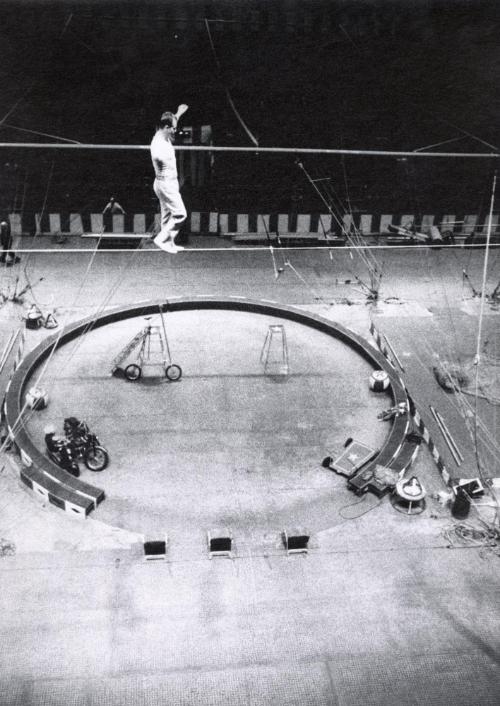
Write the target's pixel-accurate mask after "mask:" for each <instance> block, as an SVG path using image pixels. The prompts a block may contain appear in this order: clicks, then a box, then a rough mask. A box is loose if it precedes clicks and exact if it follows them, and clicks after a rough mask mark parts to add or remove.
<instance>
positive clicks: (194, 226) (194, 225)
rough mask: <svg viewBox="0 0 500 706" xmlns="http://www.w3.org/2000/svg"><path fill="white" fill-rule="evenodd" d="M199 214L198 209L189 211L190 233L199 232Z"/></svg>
mask: <svg viewBox="0 0 500 706" xmlns="http://www.w3.org/2000/svg"><path fill="white" fill-rule="evenodd" d="M200 220H201V219H200V214H199V212H198V211H193V212H192V213H191V232H192V233H199V232H200Z"/></svg>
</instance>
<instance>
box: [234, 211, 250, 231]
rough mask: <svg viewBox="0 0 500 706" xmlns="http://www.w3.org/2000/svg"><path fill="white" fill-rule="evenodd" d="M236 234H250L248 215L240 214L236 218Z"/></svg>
mask: <svg viewBox="0 0 500 706" xmlns="http://www.w3.org/2000/svg"><path fill="white" fill-rule="evenodd" d="M236 232H237V233H248V213H238V215H237V216H236Z"/></svg>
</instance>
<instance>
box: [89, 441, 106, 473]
mask: <svg viewBox="0 0 500 706" xmlns="http://www.w3.org/2000/svg"><path fill="white" fill-rule="evenodd" d="M84 461H85V465H86V466H87V468H88V469H89V470H90V471H103V470H104V469H105V468H106V466H107V465H108V463H109V455H108V452H107V451H106V449H105V448H103V447H102V446H91V447H90V448H89V449H87V451H86V452H85V458H84Z"/></svg>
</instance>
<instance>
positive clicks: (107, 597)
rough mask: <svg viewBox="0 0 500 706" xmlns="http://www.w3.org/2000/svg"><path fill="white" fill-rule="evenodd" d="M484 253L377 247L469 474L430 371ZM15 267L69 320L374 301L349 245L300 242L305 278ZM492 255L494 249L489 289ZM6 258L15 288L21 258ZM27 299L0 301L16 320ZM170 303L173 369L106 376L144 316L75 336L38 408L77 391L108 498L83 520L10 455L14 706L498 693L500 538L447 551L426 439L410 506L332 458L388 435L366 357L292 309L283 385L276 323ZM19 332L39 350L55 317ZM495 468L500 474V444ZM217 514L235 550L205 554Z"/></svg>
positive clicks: (4, 567)
mask: <svg viewBox="0 0 500 706" xmlns="http://www.w3.org/2000/svg"><path fill="white" fill-rule="evenodd" d="M80 242H81V241H78V243H75V242H68V245H67V246H66V247H71V248H73V247H78V246H79V244H80ZM215 242H216V241H215V240H212V239H200V240H198V241H196V240H195V241H194V242H193V247H195V246H197V245H200V244H207V243H215ZM42 244H44V245H47V246H49V247H51V244H50V242H49V241H48V239H47V240H46V241H42ZM217 244H219V242H217ZM482 255H483V253H482V252H481V251H478V252H476V251H471V250H453V251H450V250H440V251H427V250H426V251H416V250H407V251H394V250H392V251H390V250H387V251H380V253H377V257H379V259H380V260H384V272H385V275H384V280H383V289H382V301H381V302H380V303H379V305H378V306H377V308H376V310H375V312H374V320H375V321H376V323H377V326H378V327H379V328H380V329H381V330H382V331H383V332H385V333H386V334H387V336H388V337H389V339H390V341H391V343H392V344H393V346H394V347H395V348H396V350H397V352H398V355H399V357H400V359H401V361H402V362H403V365H404V366H405V369H406V374H405V382H406V383H407V385H408V387H409V389H410V391H411V392H412V394H413V395H414V397H415V398H416V400H417V403H418V404H419V407H420V408H421V411H422V413H423V414H424V415H426V421H427V415H428V405H429V404H434V405H435V406H436V407H437V408H438V409H439V410H440V411H441V412H442V413H443V414H444V416H445V418H446V419H447V421H448V423H449V426H450V428H452V430H453V433H454V434H456V439H457V441H458V443H459V445H460V447H461V450H462V451H463V453H464V455H465V456H466V463H465V464H464V466H462V467H461V468H457V467H456V466H455V467H454V466H453V465H452V464H453V461H452V459H449V458H446V462H447V464H448V465H449V467H450V471H452V472H453V474H454V475H461V476H462V477H466V476H467V475H477V472H476V471H475V468H474V465H473V460H474V459H473V453H472V444H471V442H470V441H469V440H468V435H467V432H466V431H464V429H463V427H465V425H464V424H463V421H462V419H461V416H460V414H459V413H458V410H457V405H456V401H455V399H454V396H451V397H450V396H449V395H446V394H445V393H444V392H443V391H442V390H441V389H440V388H439V387H438V386H437V384H436V383H435V380H434V377H433V375H432V365H433V364H434V363H435V360H436V358H435V356H436V354H438V355H439V356H440V357H441V358H443V359H447V360H453V361H455V360H461V361H462V362H463V361H464V360H466V359H467V358H470V357H472V356H473V355H474V352H475V336H476V333H477V321H478V316H477V314H478V311H477V299H474V298H472V296H471V291H470V289H468V287H467V285H466V283H465V284H464V282H463V281H462V269H463V268H464V267H466V268H467V271H468V273H469V276H470V277H471V279H473V281H474V282H475V286H476V288H478V289H479V288H480V281H481V267H482ZM23 259H24V262H23V265H24V266H26V260H28V262H27V270H26V271H27V274H28V277H29V280H30V282H31V283H35V282H36V281H37V280H38V279H39V278H40V277H43V278H44V279H43V281H41V282H39V283H38V284H37V286H36V287H35V288H34V290H33V293H34V296H35V299H36V301H37V303H38V304H39V305H40V306H41V307H42V309H48V308H50V307H57V310H56V317H57V318H58V319H59V321H60V322H61V323H64V321H65V320H73V319H77V318H81V317H83V316H84V315H87V314H88V313H91V312H92V311H96V310H98V309H100V308H102V307H104V306H111V305H116V304H121V303H131V302H135V301H138V300H142V299H150V298H158V297H160V296H165V297H167V298H168V297H169V296H174V295H184V296H187V295H195V294H222V295H228V294H233V295H234V294H236V295H242V296H248V297H251V298H267V299H272V300H275V301H280V302H283V303H285V304H288V305H295V306H298V307H304V308H305V309H307V310H310V311H313V312H315V313H320V314H321V315H323V316H326V317H329V318H332V319H334V320H337V321H339V322H340V323H343V324H344V325H347V326H349V327H350V328H352V329H353V330H354V331H356V332H358V333H360V334H361V335H364V336H365V337H367V338H368V337H369V331H368V327H369V307H368V306H367V305H366V302H365V299H364V296H363V294H362V292H360V291H359V287H358V286H357V285H354V284H352V283H351V284H345V283H344V282H345V280H346V279H351V282H352V279H353V272H354V273H355V274H358V275H359V276H360V277H361V276H363V271H362V269H361V267H360V265H359V263H358V262H356V260H352V259H351V258H350V257H349V255H348V254H347V253H346V252H343V251H334V252H333V260H332V259H330V257H329V255H328V253H326V252H324V251H323V252H315V251H313V252H311V251H292V252H291V253H290V263H291V264H292V265H293V267H294V268H295V270H293V269H292V268H288V267H285V271H284V273H283V274H282V275H281V276H280V277H279V279H277V280H276V279H275V278H274V275H273V268H272V261H271V258H270V255H269V253H268V252H262V251H256V252H247V251H244V252H241V253H239V252H238V253H235V252H233V251H228V252H222V253H221V252H217V253H205V252H199V253H184V254H180V255H177V256H175V257H171V256H168V255H164V254H162V253H159V252H157V251H149V250H138V251H136V252H133V253H99V254H98V255H97V256H96V258H95V259H94V261H93V262H92V265H91V268H90V270H89V271H88V272H87V267H88V265H89V262H90V254H88V253H85V254H84V253H82V254H79V253H54V252H52V253H36V254H35V253H33V254H31V255H30V256H29V258H27V257H26V256H24V258H23ZM497 263H498V255H497V252H496V251H493V257H492V260H491V269H490V273H491V274H490V278H489V280H488V287H487V289H488V291H491V290H492V289H493V287H494V286H495V285H496V283H497V282H496V280H495V278H496V277H497V276H498V267H497ZM2 274H3V277H4V278H3V284H4V286H8V285H9V280H10V284H11V286H12V285H13V283H14V282H15V277H16V276H17V273H16V272H15V271H14V272H13V271H12V269H11V270H3V271H2ZM21 280H22V278H21ZM21 280H20V281H21ZM27 301H28V302H29V301H31V299H30V298H29V297H27ZM22 311H23V310H22V308H21V307H20V306H19V305H16V304H12V303H6V304H4V306H3V307H2V308H1V309H0V331H1V332H2V334H6V333H8V331H9V330H11V329H12V328H13V327H15V326H18V325H19V323H20V316H21V314H22ZM174 316H175V315H172V317H171V318H170V319H169V326H171V329H170V328H169V331H170V330H171V331H172V342H173V343H175V346H174V345H173V350H174V351H175V355H176V356H177V355H178V356H180V360H182V362H181V365H182V366H183V368H184V371H185V375H184V377H183V379H182V380H181V382H179V383H164V382H163V381H162V383H161V384H154V383H153V382H150V383H149V384H148V383H143V384H142V385H141V387H140V388H138V387H137V386H134V384H131V383H126V382H125V381H122V380H117V379H115V378H110V377H109V376H108V375H107V373H108V369H107V366H108V362H109V358H110V356H112V354H114V352H115V349H116V346H117V345H118V349H119V347H120V345H121V343H122V342H123V341H126V340H127V338H129V337H130V335H129V334H130V329H131V327H132V328H134V330H135V327H136V323H139V322H135V323H134V322H129V324H128V325H123V324H120V325H116V326H115V327H114V330H108V331H106V332H104V330H101V331H100V332H97V331H96V332H94V333H92V334H90V335H89V337H87V338H86V339H85V340H84V341H83V342H82V343H80V344H78V345H77V346H76V347H75V348H74V349H73V350H70V349H71V346H72V344H70V345H69V346H67V349H68V350H67V351H66V350H64V349H63V350H61V351H60V353H59V354H58V356H59V359H54V362H53V366H52V367H51V369H50V370H48V371H47V376H48V377H47V381H48V382H50V385H48V386H49V387H50V394H51V402H50V404H49V406H48V408H47V409H46V410H44V412H43V413H40V414H39V415H33V417H32V418H31V420H30V422H29V423H30V428H31V429H32V433H33V437H34V438H41V437H40V434H41V428H42V426H43V424H44V423H45V421H46V420H54V421H57V419H58V418H60V417H61V416H62V415H63V414H66V413H67V412H69V413H76V410H75V406H78V409H80V410H82V412H83V414H82V416H88V417H89V418H91V420H92V426H95V427H96V428H95V430H96V431H97V433H98V434H99V436H100V437H101V439H102V440H103V441H104V442H105V443H106V445H107V446H108V447H109V449H110V451H111V459H112V460H111V465H110V467H109V469H107V470H105V471H104V472H103V473H102V474H100V475H99V476H97V480H98V481H99V484H100V485H101V486H102V487H104V488H105V490H106V492H107V494H108V497H107V499H106V500H105V501H104V503H103V504H102V505H101V506H100V507H99V508H98V510H97V511H96V512H95V513H94V514H93V515H92V516H91V518H90V519H88V520H86V521H81V520H80V521H79V520H77V519H75V518H70V517H67V516H66V515H64V513H62V512H61V511H60V510H58V509H55V508H52V507H50V506H46V505H44V504H42V503H40V502H39V501H38V500H36V499H35V498H34V497H33V495H32V494H30V492H29V491H28V490H26V489H25V488H24V487H22V486H21V485H20V483H19V480H18V478H17V474H16V460H15V459H14V458H12V457H11V456H9V455H8V454H4V455H3V457H2V459H0V469H2V470H1V473H0V488H1V490H2V494H1V497H2V515H1V520H0V536H1V537H2V538H4V539H8V540H9V541H11V542H13V543H14V544H15V546H16V554H15V555H14V556H7V557H3V558H1V560H0V580H1V586H2V590H1V591H0V596H1V598H0V605H1V609H2V616H3V619H2V621H1V627H0V630H1V639H2V648H3V649H2V653H1V656H0V661H1V667H0V673H1V677H0V703H1V704H6V705H7V704H8V705H9V706H11V705H14V704H15V705H16V706H17V705H19V706H24V705H25V704H28V705H30V704H42V705H44V706H45V705H50V706H52V705H53V704H61V705H63V704H64V706H66V704H75V705H78V706H80V704H82V705H83V704H85V706H87V705H89V704H91V705H93V704H113V706H114V705H115V704H117V705H118V704H120V705H122V704H134V705H135V704H147V705H148V706H149V705H150V704H151V705H153V704H169V705H170V704H186V705H191V704H202V705H203V706H205V705H208V704H227V705H233V704H245V705H251V706H254V705H255V706H257V705H261V704H271V705H274V704H276V705H281V704H283V705H287V706H288V705H289V704H296V705H297V706H299V705H300V706H302V705H306V704H307V705H309V704H310V705H311V706H319V705H323V704H325V705H326V704H328V705H332V706H333V705H337V704H338V705H339V706H360V705H361V706H364V705H365V704H366V705H367V706H368V705H374V706H375V705H376V706H385V705H389V706H392V705H393V704H394V705H399V704H403V705H406V704H408V705H409V704H412V705H413V704H424V703H425V704H432V705H434V704H435V705H439V706H441V705H443V706H445V705H448V704H454V705H455V704H456V705H458V706H461V705H463V706H471V705H475V704H498V703H499V698H498V694H499V693H500V667H499V660H500V652H499V647H500V644H499V638H498V636H499V634H500V629H499V628H500V625H499V623H500V620H499V615H498V588H497V586H498V569H499V564H498V562H499V557H498V554H497V551H498V550H496V551H495V550H494V549H492V548H490V549H486V548H484V547H474V546H470V545H468V546H458V545H453V546H450V541H449V536H447V535H446V530H448V529H450V528H451V527H452V526H453V524H454V522H453V520H452V517H451V514H450V511H449V508H447V507H443V506H441V505H440V504H439V502H437V500H435V499H434V498H433V497H432V494H433V493H435V492H437V491H439V490H443V489H444V485H443V483H442V480H441V478H440V476H439V473H438V472H437V469H436V467H435V466H434V463H433V461H432V459H431V456H430V454H429V452H428V450H427V449H426V448H422V450H421V452H420V454H419V457H418V459H417V462H416V464H415V466H414V471H415V473H416V474H417V475H418V476H419V478H420V479H421V480H422V481H423V483H424V484H425V486H426V488H427V490H428V493H429V495H428V499H427V508H426V511H425V512H424V513H423V514H422V515H419V516H412V517H408V516H407V515H403V514H401V513H398V512H396V511H395V510H394V509H393V508H392V506H391V505H390V503H389V500H388V498H384V499H382V501H381V502H380V501H379V500H378V499H377V498H376V497H375V496H373V495H365V496H363V497H362V498H357V497H356V496H355V495H353V494H352V493H351V492H350V491H348V490H347V488H346V484H345V479H344V478H342V477H341V476H337V475H335V474H332V473H331V472H329V471H327V470H325V469H323V468H321V466H320V465H319V464H318V461H320V460H321V457H322V455H324V454H323V451H324V452H325V453H326V452H327V451H330V450H333V449H331V447H332V446H333V447H335V448H337V447H339V446H341V444H342V442H343V440H344V439H345V438H346V437H347V436H350V435H352V436H355V437H356V438H360V437H359V435H360V434H362V437H361V438H364V439H367V440H369V441H370V442H372V443H373V444H377V443H379V442H380V439H381V438H383V434H384V432H385V431H386V427H385V426H384V425H383V424H382V423H380V422H378V421H377V420H376V414H377V412H378V411H379V409H380V408H384V407H385V406H386V404H385V403H386V401H387V400H386V399H384V398H378V397H377V396H375V395H373V393H371V394H370V393H369V392H368V391H367V390H366V385H365V382H366V370H365V364H364V363H363V362H362V361H360V360H358V359H357V358H356V356H353V355H352V353H350V352H346V351H345V350H344V349H343V348H342V347H341V346H340V345H339V344H337V343H336V342H333V344H334V345H333V348H329V347H324V341H323V336H322V335H320V334H318V333H316V332H309V331H303V330H302V329H301V327H299V326H292V325H291V324H290V331H289V339H290V362H291V372H292V375H291V376H290V379H289V380H288V381H287V383H286V384H282V385H279V384H277V383H273V382H272V381H268V380H262V378H261V377H259V376H258V372H259V368H258V366H255V360H256V358H258V354H259V353H260V348H261V346H262V343H263V337H264V335H265V330H266V326H267V324H268V322H267V321H258V322H255V317H252V316H246V315H234V316H233V314H232V313H228V314H227V317H225V316H223V318H222V319H220V316H221V315H220V314H219V316H214V317H212V318H209V319H206V318H200V317H197V315H196V314H193V315H192V316H188V317H186V316H181V315H179V316H178V317H177V321H176V320H175V318H174ZM257 318H259V317H257ZM499 322H500V319H499V314H498V312H497V311H495V310H494V309H493V308H491V307H487V308H486V310H485V316H484V334H483V335H484V338H485V339H488V340H489V341H491V342H495V345H498V328H499ZM286 327H287V332H288V328H289V325H288V322H287V324H286ZM27 333H28V339H27V345H28V347H31V346H33V345H36V343H37V341H38V340H40V338H41V336H43V335H45V334H46V333H47V332H46V331H29V332H27ZM196 342H198V343H199V345H198V347H197V348H196V347H195V344H196ZM328 345H329V346H330V345H331V342H330V341H328ZM491 345H493V344H490V351H491ZM238 353H240V355H239V357H238V355H237V354H238ZM331 353H333V355H331ZM493 353H495V354H496V351H493ZM294 366H295V367H294ZM4 378H5V375H4ZM4 378H3V382H5V380H4ZM193 398H194V400H195V402H194V401H193ZM200 399H203V400H204V401H205V402H206V403H209V406H208V407H205V408H202V407H201V405H199V404H197V403H198V401H199V400H200ZM151 400H153V401H154V405H152V404H150V402H151ZM301 405H303V407H302V406H301ZM207 409H210V410H211V411H212V413H211V414H207ZM480 411H481V414H482V416H483V418H484V420H485V424H487V426H488V428H489V429H490V430H491V432H492V433H496V434H497V438H498V431H499V428H498V426H499V423H498V414H497V407H495V406H494V405H491V404H488V403H487V402H485V401H483V402H481V408H480ZM165 420H167V421H168V424H169V427H168V428H169V434H168V440H167V441H168V443H165V441H166V439H165V434H164V433H163V431H160V430H163V429H164V426H165ZM462 425H463V426H462ZM200 426H201V427H202V431H201V433H199V434H197V433H196V430H197V429H198V428H199V427H200ZM429 426H431V425H430V424H429ZM228 427H229V431H228ZM266 430H271V431H272V434H269V433H268V434H266V433H265V431H266ZM351 430H353V431H354V433H351ZM432 432H433V433H435V432H437V430H432ZM37 435H38V436H37ZM435 435H436V442H437V443H438V445H439V448H440V450H442V452H443V455H444V456H445V457H446V454H447V451H446V448H445V446H444V444H443V442H442V439H440V438H439V437H438V436H437V433H436V434H435ZM165 461H167V463H165ZM196 461H198V463H196ZM487 470H488V473H489V475H490V476H492V477H498V476H500V470H499V467H498V466H495V464H494V460H492V461H491V463H490V464H489V465H488V469H487ZM177 471H178V472H177ZM85 473H87V474H88V475H87V476H84V477H85V479H88V480H95V476H93V474H92V477H91V474H90V472H88V471H87V472H85ZM101 481H102V482H101ZM162 481H166V483H162ZM358 502H359V504H358V505H356V503H358ZM472 513H473V514H471V516H470V520H471V522H472V521H474V522H475V523H476V524H477V518H478V517H479V516H482V517H484V518H485V519H488V520H489V519H491V518H492V509H491V508H488V507H480V508H477V509H476V510H473V511H472ZM480 513H481V515H480ZM213 524H215V525H224V526H227V525H229V526H230V527H231V529H232V531H233V535H234V537H235V554H234V558H233V559H232V560H231V559H226V558H216V559H213V560H210V559H209V557H208V554H207V548H206V534H205V533H206V530H208V529H211V526H212V525H213ZM294 524H297V525H304V526H306V527H310V528H311V532H312V536H311V544H310V552H309V554H308V555H307V556H303V555H302V556H300V555H297V556H287V555H286V553H285V551H284V549H283V546H282V543H281V537H280V532H281V530H282V529H285V528H287V527H290V526H291V525H294ZM165 533H166V534H168V537H169V550H168V555H167V561H157V562H144V560H143V558H142V553H143V552H142V542H143V538H144V535H146V536H147V537H148V538H160V537H159V535H163V534H165ZM151 535H153V536H152V537H151Z"/></svg>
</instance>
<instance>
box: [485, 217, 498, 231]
mask: <svg viewBox="0 0 500 706" xmlns="http://www.w3.org/2000/svg"><path fill="white" fill-rule="evenodd" d="M497 227H498V215H492V216H491V232H492V233H495V232H496V231H497ZM487 232H488V217H486V218H485V219H484V225H483V233H487Z"/></svg>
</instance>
